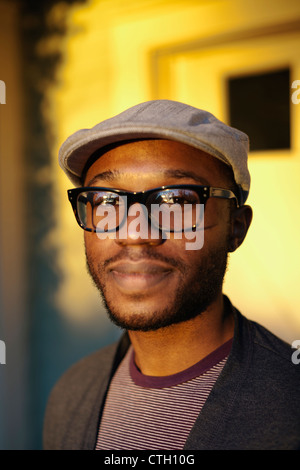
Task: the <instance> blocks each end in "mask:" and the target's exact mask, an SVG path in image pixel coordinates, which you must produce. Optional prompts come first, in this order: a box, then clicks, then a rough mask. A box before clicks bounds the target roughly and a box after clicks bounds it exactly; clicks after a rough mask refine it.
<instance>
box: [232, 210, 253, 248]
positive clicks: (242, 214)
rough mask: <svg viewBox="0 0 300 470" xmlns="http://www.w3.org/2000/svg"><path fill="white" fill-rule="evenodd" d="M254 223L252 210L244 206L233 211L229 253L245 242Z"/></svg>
mask: <svg viewBox="0 0 300 470" xmlns="http://www.w3.org/2000/svg"><path fill="white" fill-rule="evenodd" d="M251 221H252V208H251V207H250V206H242V207H239V208H237V209H233V211H232V214H231V233H230V239H229V251H230V252H233V251H235V250H236V249H237V248H238V247H239V246H240V245H241V244H242V243H243V241H244V239H245V237H246V235H247V232H248V229H249V227H250V224H251Z"/></svg>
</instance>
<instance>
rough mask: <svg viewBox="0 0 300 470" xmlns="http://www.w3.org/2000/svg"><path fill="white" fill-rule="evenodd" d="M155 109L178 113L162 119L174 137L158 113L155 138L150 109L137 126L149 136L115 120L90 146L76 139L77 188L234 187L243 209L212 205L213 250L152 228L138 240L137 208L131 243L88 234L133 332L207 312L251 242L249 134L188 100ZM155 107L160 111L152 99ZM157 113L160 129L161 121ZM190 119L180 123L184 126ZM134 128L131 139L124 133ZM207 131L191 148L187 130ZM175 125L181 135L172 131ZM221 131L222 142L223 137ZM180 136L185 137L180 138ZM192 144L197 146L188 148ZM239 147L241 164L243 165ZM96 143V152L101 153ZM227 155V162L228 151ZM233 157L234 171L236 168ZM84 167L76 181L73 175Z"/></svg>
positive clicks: (117, 315) (109, 291)
mask: <svg viewBox="0 0 300 470" xmlns="http://www.w3.org/2000/svg"><path fill="white" fill-rule="evenodd" d="M154 104H155V106H156V107H157V105H159V106H160V108H161V110H162V109H163V108H164V109H165V108H168V110H169V112H170V115H169V120H168V119H167V117H166V115H165V116H164V117H163V121H164V122H165V123H166V122H167V123H169V134H168V135H167V136H166V135H165V130H164V129H165V128H166V124H164V127H163V126H162V123H161V122H160V121H161V116H159V115H157V119H156V123H157V124H156V128H155V132H154V131H153V133H152V134H151V133H150V130H149V122H147V120H146V115H145V112H146V110H145V105H144V106H142V110H143V112H144V115H143V118H142V119H141V117H140V116H139V113H137V115H138V119H140V121H142V122H143V125H141V124H139V126H140V133H138V131H137V127H138V126H137V124H135V130H133V128H134V125H133V123H132V122H131V126H130V119H129V118H128V120H127V121H126V120H125V124H123V126H120V123H119V124H118V126H117V125H116V124H117V122H116V121H115V123H114V125H113V126H111V124H110V125H109V129H107V131H106V135H104V134H105V133H104V130H103V127H102V128H101V132H100V134H101V136H102V140H100V137H99V135H97V133H96V132H95V131H93V135H92V136H91V135H90V136H89V139H88V138H86V136H84V135H81V146H80V145H79V140H80V139H79V137H80V136H79V135H78V134H77V137H76V139H75V141H76V143H75V144H74V137H73V140H72V139H71V142H70V141H69V143H65V144H64V146H62V150H61V154H60V155H61V156H60V158H61V164H62V165H63V166H64V168H65V170H66V171H67V173H68V174H70V171H72V172H73V173H72V175H73V176H72V179H73V181H74V179H75V180H76V181H81V183H80V184H81V185H84V186H85V187H92V188H95V187H97V188H98V187H101V188H103V187H105V188H111V189H112V190H122V191H125V192H128V194H131V193H136V192H139V193H140V192H141V193H142V192H145V191H149V190H152V189H154V188H161V187H164V186H171V187H173V188H174V187H179V188H180V189H179V191H180V193H179V192H178V191H177V192H176V195H177V196H178V194H180V195H181V194H182V192H183V189H182V188H185V187H189V188H193V186H195V187H197V188H198V186H202V187H204V188H206V189H207V188H221V189H223V190H227V192H226V194H227V193H228V194H232V193H231V192H233V193H235V194H236V195H237V198H238V204H237V203H236V202H235V199H233V198H232V196H231V195H230V196H229V197H228V198H227V197H221V198H219V197H208V198H207V202H205V211H204V225H203V226H201V227H200V228H199V230H202V232H203V235H204V244H203V246H202V247H201V249H198V250H187V249H186V241H187V240H186V239H187V234H185V233H184V232H182V233H181V236H180V237H177V236H176V235H175V234H174V233H170V234H169V236H168V238H165V237H163V236H162V234H160V236H159V237H156V238H153V237H152V236H151V230H150V228H149V230H148V232H147V234H146V236H143V237H142V238H141V237H138V236H137V233H136V232H134V233H133V232H131V230H130V222H131V221H132V220H134V218H135V216H134V215H133V213H132V212H130V210H129V213H128V218H127V219H128V222H129V224H128V226H127V228H126V230H127V231H126V235H127V236H126V237H124V238H120V237H118V235H117V236H116V237H114V238H113V237H109V236H108V237H106V238H105V239H99V236H98V234H97V233H96V232H95V231H85V246H86V255H87V262H88V266H89V271H90V273H91V275H92V277H93V280H94V282H95V284H96V285H97V287H98V288H99V289H100V291H101V292H102V294H103V297H104V300H105V303H106V305H107V308H108V311H109V312H110V315H111V317H112V319H113V320H114V321H115V322H116V323H117V324H119V325H120V326H122V327H123V328H126V329H129V330H143V331H147V330H155V329H158V328H161V327H165V326H169V325H171V324H174V323H178V322H182V321H187V320H190V319H192V318H194V317H195V316H197V315H199V314H201V313H202V312H204V311H205V310H207V308H209V306H210V305H211V304H212V303H213V302H215V301H216V300H217V299H218V298H219V297H220V296H221V295H222V284H223V278H224V274H225V270H226V265H227V255H228V252H231V251H234V250H235V249H236V248H237V247H238V246H239V245H240V244H241V243H242V241H243V239H244V237H245V236H246V233H247V230H248V227H249V225H250V222H251V209H250V208H249V207H248V206H245V205H244V204H243V202H244V200H245V198H246V195H247V191H248V190H249V176H248V173H247V171H246V168H247V165H246V162H245V139H246V138H245V137H244V134H242V133H240V134H239V131H236V130H231V128H229V127H228V126H225V125H223V124H219V121H217V123H216V122H215V121H214V120H215V118H213V117H211V115H209V114H208V113H207V115H206V114H205V112H202V111H201V112H198V111H197V110H195V109H194V108H191V107H187V106H186V105H182V104H181V103H175V104H173V103H172V102H158V103H157V102H154ZM148 106H150V107H151V102H150V104H148ZM170 107H171V108H172V109H173V111H172V112H171V111H170V109H171V108H170ZM176 110H177V122H178V113H179V110H181V112H182V113H185V118H184V119H185V121H184V122H186V125H185V128H184V125H183V124H181V134H180V133H179V130H180V129H179V130H178V129H177V130H176V132H175V130H174V129H175V128H174V123H175V122H176ZM136 111H137V109H136ZM165 111H166V109H165ZM188 111H189V112H188ZM197 112H198V115H197ZM151 113H152V114H151V119H150V121H151V123H152V125H153V120H154V116H153V112H151ZM199 113H200V114H201V119H200V118H199ZM203 113H204V114H203ZM123 114H124V113H123ZM125 114H126V112H125ZM146 114H147V113H146ZM165 114H166V113H165ZM132 115H133V116H134V119H135V120H136V112H135V113H133V114H132V111H131V116H132ZM197 116H198V117H197ZM122 119H123V118H122ZM131 119H132V118H131ZM182 119H183V117H182V116H181V118H180V119H179V121H180V120H181V121H182ZM201 120H202V121H201ZM121 121H122V120H121ZM200 121H201V122H202V124H200ZM122 122H123V121H122ZM182 122H183V121H182ZM126 125H127V130H128V129H130V132H131V134H130V135H128V133H127V134H126V132H125V131H124V129H123V128H124V127H126ZM159 125H161V127H159ZM201 125H202V126H204V127H205V126H210V129H208V130H207V129H205V130H204V131H202V130H201V132H200V133H199V129H198V135H200V138H199V142H200V144H201V145H200V144H199V143H198V145H197V146H192V145H191V144H190V142H191V141H193V142H195V136H194V135H192V134H191V132H190V133H189V134H188V133H187V129H186V127H189V128H191V127H194V128H197V126H198V128H199V127H200V126H201ZM172 126H173V131H172V132H170V128H171V127H172ZM112 128H114V132H115V134H113V131H112ZM117 128H118V129H119V128H121V129H123V134H121V135H120V131H119V130H117ZM146 128H147V134H146V133H145V129H146ZM142 129H144V132H142ZM159 129H160V130H161V132H159ZM218 129H219V131H220V133H221V134H222V135H221V136H220V135H219V134H218V133H217V131H218ZM195 133H197V131H196V130H194V134H195ZM98 134H99V132H98ZM124 134H125V135H124ZM187 134H188V135H187ZM108 135H109V137H110V141H109V142H108ZM113 135H114V138H112V136H113ZM176 135H177V136H178V135H180V138H175V137H176ZM168 136H169V137H172V138H168ZM182 136H183V138H182ZM122 137H123V139H122ZM125 137H126V138H125ZM128 137H130V138H129V139H128ZM187 137H188V143H187V142H185V141H184V139H186V138H187ZM82 139H83V140H82ZM84 139H85V140H84ZM204 140H205V142H204V144H203V141H204ZM224 140H225V142H224ZM246 140H247V139H246ZM100 141H101V142H102V144H101V143H100ZM113 142H114V144H113V145H111V144H112V143H113ZM216 142H217V144H218V145H217V144H216ZM91 143H92V144H93V145H92V146H91ZM108 144H109V147H107V145H108ZM239 144H240V152H241V160H242V161H241V162H239V158H238V151H239ZM94 145H97V151H96V154H95V147H94ZM230 145H231V147H232V154H233V157H231V154H230ZM71 147H72V148H71ZM202 147H203V148H202ZM216 147H218V149H216ZM88 148H89V149H90V150H89V151H88V150H87V149H88ZM91 148H92V149H93V151H92V156H91ZM222 148H223V149H224V152H223V154H224V155H223V154H221V153H220V151H221V149H222ZM211 149H213V150H211ZM208 150H209V152H208ZM215 154H218V156H216V155H215ZM230 159H231V160H232V163H231V165H230V164H229V163H228V162H229V161H230ZM225 162H226V163H225ZM72 165H73V166H72ZM71 167H72V168H71ZM75 167H76V172H77V175H76V176H75V177H74V173H75ZM228 190H229V191H228ZM172 191H173V193H174V190H172ZM201 191H202V189H201ZM173 193H172V194H173ZM91 194H94V191H91ZM147 194H148V193H147ZM159 194H161V193H159ZM185 194H186V193H185ZM188 194H189V197H190V193H188ZM201 194H202V193H201V192H200V196H201ZM164 195H165V194H164ZM202 196H203V195H202ZM202 196H201V197H202ZM203 197H205V196H203ZM199 202H203V201H202V200H201V201H199ZM238 205H240V207H238ZM148 222H149V227H150V222H151V220H150V219H149V220H148V219H147V223H148ZM102 238H103V237H102Z"/></svg>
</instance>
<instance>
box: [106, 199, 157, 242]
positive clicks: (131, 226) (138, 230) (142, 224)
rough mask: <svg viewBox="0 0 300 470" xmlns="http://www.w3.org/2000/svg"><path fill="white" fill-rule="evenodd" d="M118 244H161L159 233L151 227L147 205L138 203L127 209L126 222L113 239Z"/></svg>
mask: <svg viewBox="0 0 300 470" xmlns="http://www.w3.org/2000/svg"><path fill="white" fill-rule="evenodd" d="M115 241H116V243H117V244H119V245H123V246H124V245H153V246H157V245H161V244H162V243H163V242H164V240H163V239H162V236H161V233H160V232H159V231H158V230H157V229H154V228H153V227H151V222H150V217H149V215H148V210H147V207H146V206H144V205H143V204H140V203H135V204H132V206H130V207H129V209H128V215H127V220H126V223H125V224H123V226H122V227H121V228H120V230H119V232H118V234H117V237H116V239H115Z"/></svg>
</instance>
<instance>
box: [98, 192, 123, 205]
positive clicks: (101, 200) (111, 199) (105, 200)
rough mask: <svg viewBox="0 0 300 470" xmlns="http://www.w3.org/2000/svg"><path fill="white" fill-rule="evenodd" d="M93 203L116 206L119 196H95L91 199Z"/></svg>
mask: <svg viewBox="0 0 300 470" xmlns="http://www.w3.org/2000/svg"><path fill="white" fill-rule="evenodd" d="M93 205H94V206H106V205H110V206H118V205H119V198H118V197H115V196H113V195H108V196H105V195H104V196H95V198H94V200H93Z"/></svg>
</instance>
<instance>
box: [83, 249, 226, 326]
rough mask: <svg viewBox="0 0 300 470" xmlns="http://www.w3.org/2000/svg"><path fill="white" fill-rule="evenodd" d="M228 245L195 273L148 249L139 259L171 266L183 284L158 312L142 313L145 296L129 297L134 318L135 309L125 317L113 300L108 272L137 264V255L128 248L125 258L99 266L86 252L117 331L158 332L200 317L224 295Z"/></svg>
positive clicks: (200, 264)
mask: <svg viewBox="0 0 300 470" xmlns="http://www.w3.org/2000/svg"><path fill="white" fill-rule="evenodd" d="M225 245H226V244H224V247H221V248H220V247H219V248H218V249H215V250H214V251H210V252H209V253H207V254H206V255H205V256H201V257H199V262H198V263H196V265H195V264H194V265H193V268H192V269H191V268H189V267H188V266H186V263H184V262H183V261H182V260H177V259H176V260H174V259H170V258H166V257H164V256H162V255H160V254H157V253H155V252H154V251H152V250H151V249H147V248H145V250H144V251H143V252H142V253H141V254H140V255H139V258H141V259H142V258H144V259H145V258H147V259H157V260H161V261H164V262H167V263H169V264H170V265H171V266H174V267H176V268H177V269H178V270H179V271H180V272H181V275H182V280H183V282H182V283H181V284H180V286H179V287H177V289H176V290H175V289H174V295H173V296H172V299H170V301H169V303H168V306H167V307H165V308H160V306H159V305H158V306H157V308H156V309H155V310H154V309H151V311H150V310H149V309H148V310H147V309H145V310H143V311H141V308H140V305H141V304H142V301H143V298H144V297H143V295H138V294H135V295H132V296H130V301H131V303H132V302H134V303H135V305H137V306H138V308H137V310H138V313H136V314H135V312H134V309H131V311H130V314H129V315H128V312H127V314H124V312H123V313H122V311H121V310H122V309H120V306H119V304H118V301H116V299H114V298H111V297H110V295H109V288H108V286H107V285H106V282H105V268H106V266H107V265H109V263H110V262H112V261H117V260H120V259H122V258H126V259H132V260H134V261H137V258H136V254H134V255H133V254H132V253H131V252H130V248H125V249H124V251H123V252H122V255H119V256H116V257H114V258H113V259H109V260H107V261H105V262H103V263H98V264H97V262H95V260H94V259H93V257H92V256H89V254H88V253H87V252H86V261H87V268H88V272H89V274H90V275H91V277H92V280H93V282H94V284H95V286H96V287H97V288H98V290H99V291H100V294H101V296H102V299H103V302H104V305H105V308H106V310H107V312H108V315H109V318H110V319H111V321H112V322H113V323H114V324H115V325H117V326H118V327H120V328H122V329H125V330H129V331H130V330H131V331H155V330H158V329H160V328H164V327H169V326H171V325H174V324H177V323H181V322H186V321H188V320H191V319H193V318H195V317H196V316H198V315H201V314H202V313H203V312H205V311H206V310H207V309H208V307H209V306H210V305H211V304H212V303H213V302H214V301H215V300H216V299H217V297H218V296H219V295H220V293H221V292H222V286H223V280H224V276H225V273H226V269H227V260H228V249H227V245H226V246H225ZM191 273H192V274H191Z"/></svg>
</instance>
